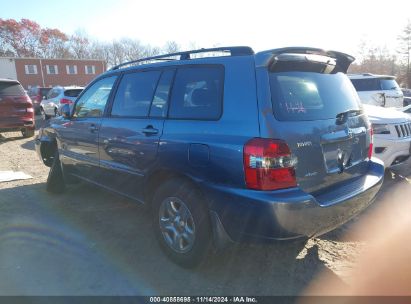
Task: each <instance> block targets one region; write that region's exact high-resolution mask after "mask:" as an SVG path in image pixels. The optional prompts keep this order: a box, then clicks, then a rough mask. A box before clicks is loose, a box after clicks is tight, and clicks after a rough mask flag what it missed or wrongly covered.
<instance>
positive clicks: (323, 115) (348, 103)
mask: <svg viewBox="0 0 411 304" xmlns="http://www.w3.org/2000/svg"><path fill="white" fill-rule="evenodd" d="M270 87H271V100H272V103H273V109H274V115H275V117H276V118H277V119H278V120H318V119H330V118H335V117H336V116H337V114H339V113H342V112H345V111H347V110H359V109H360V100H359V98H358V94H357V92H356V91H355V89H354V87H353V86H352V84H351V82H350V81H349V79H348V78H347V76H346V75H345V74H343V73H337V74H321V73H312V72H283V73H270Z"/></svg>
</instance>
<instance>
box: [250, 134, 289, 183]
mask: <svg viewBox="0 0 411 304" xmlns="http://www.w3.org/2000/svg"><path fill="white" fill-rule="evenodd" d="M243 157H244V173H245V182H246V185H247V188H250V189H255V190H277V189H284V188H290V187H295V186H296V185H297V181H296V178H295V170H294V166H295V165H296V163H297V161H296V158H295V157H294V156H293V155H292V154H291V151H290V148H289V147H288V145H287V144H286V143H285V142H284V141H282V140H276V139H265V138H253V139H251V140H250V141H248V142H247V143H246V144H245V146H244V152H243Z"/></svg>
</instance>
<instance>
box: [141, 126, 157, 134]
mask: <svg viewBox="0 0 411 304" xmlns="http://www.w3.org/2000/svg"><path fill="white" fill-rule="evenodd" d="M141 132H143V133H144V134H146V135H155V134H157V133H158V129H155V128H153V126H147V127H145V128H144V129H143V130H141Z"/></svg>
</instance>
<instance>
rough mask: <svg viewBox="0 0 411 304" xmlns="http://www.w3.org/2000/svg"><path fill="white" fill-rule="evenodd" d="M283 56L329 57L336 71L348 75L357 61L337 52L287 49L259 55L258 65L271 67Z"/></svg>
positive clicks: (313, 49)
mask: <svg viewBox="0 0 411 304" xmlns="http://www.w3.org/2000/svg"><path fill="white" fill-rule="evenodd" d="M282 54H306V55H317V56H324V57H328V58H330V59H333V60H334V61H335V67H336V70H337V71H338V72H344V73H347V70H348V68H349V67H350V65H351V63H353V62H354V60H355V58H354V57H353V56H351V55H348V54H345V53H341V52H337V51H326V50H323V49H317V48H309V47H287V48H280V49H273V50H269V51H264V52H261V53H257V54H256V65H257V66H266V67H271V66H272V65H273V64H275V63H276V61H277V57H278V56H279V55H282ZM307 60H308V59H307Z"/></svg>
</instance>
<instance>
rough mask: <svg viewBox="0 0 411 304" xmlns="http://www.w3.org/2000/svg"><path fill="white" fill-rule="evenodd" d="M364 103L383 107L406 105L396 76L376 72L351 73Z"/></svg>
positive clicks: (352, 80) (350, 76)
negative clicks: (375, 73) (376, 73)
mask: <svg viewBox="0 0 411 304" xmlns="http://www.w3.org/2000/svg"><path fill="white" fill-rule="evenodd" d="M348 77H349V78H350V79H351V82H352V83H353V85H354V87H355V89H356V90H357V92H358V95H359V97H360V99H361V102H362V103H365V104H370V105H374V106H381V107H396V108H400V107H403V106H404V95H403V93H402V91H401V89H400V87H399V86H398V83H397V82H396V81H395V77H394V76H388V75H374V74H369V73H367V74H350V75H348Z"/></svg>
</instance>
